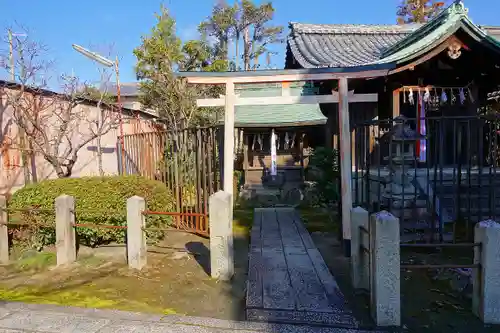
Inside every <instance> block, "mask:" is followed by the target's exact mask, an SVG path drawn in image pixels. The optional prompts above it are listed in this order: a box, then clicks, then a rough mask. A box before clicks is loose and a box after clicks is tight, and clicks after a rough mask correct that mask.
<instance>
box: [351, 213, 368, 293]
mask: <svg viewBox="0 0 500 333" xmlns="http://www.w3.org/2000/svg"><path fill="white" fill-rule="evenodd" d="M368 223H369V216H368V212H367V211H366V210H365V209H363V208H361V207H356V208H353V209H352V210H351V228H352V234H351V237H352V238H351V279H352V285H353V287H354V288H355V289H365V290H369V289H370V257H369V254H368V253H366V252H365V251H363V250H362V249H361V246H363V247H365V248H367V249H368V248H370V239H369V235H368V234H367V233H366V232H364V231H363V230H361V228H360V227H363V228H364V229H365V230H368Z"/></svg>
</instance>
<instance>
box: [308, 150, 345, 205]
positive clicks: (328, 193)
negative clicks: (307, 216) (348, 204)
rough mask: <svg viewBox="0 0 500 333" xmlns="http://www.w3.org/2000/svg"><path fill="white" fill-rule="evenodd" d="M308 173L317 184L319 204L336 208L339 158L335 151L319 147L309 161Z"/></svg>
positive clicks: (316, 190)
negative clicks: (312, 173)
mask: <svg viewBox="0 0 500 333" xmlns="http://www.w3.org/2000/svg"><path fill="white" fill-rule="evenodd" d="M308 169H309V170H308V173H311V171H313V170H314V171H313V172H314V175H311V176H312V177H311V178H312V180H314V181H315V182H316V184H315V186H314V189H315V194H316V198H317V201H318V204H319V205H321V206H325V207H330V208H332V207H334V205H335V203H337V201H338V200H339V189H340V184H339V156H338V152H337V150H335V149H329V148H325V147H317V148H316V149H315V150H314V151H313V154H312V156H311V157H310V160H309V165H308Z"/></svg>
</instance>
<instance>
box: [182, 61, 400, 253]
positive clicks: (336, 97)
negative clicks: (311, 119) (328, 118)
mask: <svg viewBox="0 0 500 333" xmlns="http://www.w3.org/2000/svg"><path fill="white" fill-rule="evenodd" d="M393 68H394V65H393V64H384V65H377V66H371V65H370V66H362V67H356V68H315V69H291V70H262V71H252V72H180V73H178V76H179V77H184V78H186V79H187V82H188V83H192V84H224V85H225V88H226V93H225V96H221V97H220V98H213V99H198V100H197V105H198V106H205V107H212V106H224V111H225V112H224V137H225V138H234V110H235V106H237V105H277V104H280V105H286V104H321V103H338V104H339V141H340V173H341V175H340V178H341V198H342V237H343V239H344V251H345V253H346V254H347V255H348V256H350V241H351V226H350V220H351V218H350V216H351V208H352V190H351V186H352V184H351V172H352V165H351V134H350V125H349V103H350V102H376V101H377V94H354V93H350V92H349V91H348V80H349V79H363V78H365V79H368V78H375V77H381V76H386V75H388V73H389V71H390V70H391V69H393ZM329 80H338V92H337V91H332V94H331V95H314V96H273V97H243V98H242V97H238V96H236V95H235V89H234V86H235V84H242V83H246V84H248V83H271V82H281V83H283V82H297V81H329ZM227 156H234V140H224V157H225V158H224V175H223V179H224V180H223V189H224V191H225V192H227V193H230V194H231V195H233V171H234V161H233V159H232V158H227Z"/></svg>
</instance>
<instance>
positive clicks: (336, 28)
mask: <svg viewBox="0 0 500 333" xmlns="http://www.w3.org/2000/svg"><path fill="white" fill-rule="evenodd" d="M462 26H463V27H465V28H466V29H467V30H468V31H469V33H473V34H476V35H478V36H479V37H480V38H484V39H485V40H486V42H488V43H493V44H496V43H497V41H496V40H494V39H493V38H491V37H496V38H498V36H500V33H499V29H498V27H480V26H475V25H474V24H472V22H471V21H470V20H469V18H468V17H467V10H466V9H465V7H464V6H463V4H462V3H461V2H459V3H453V4H452V5H451V6H450V7H448V8H447V9H446V10H444V11H443V12H442V13H441V14H440V15H439V16H438V17H436V18H435V19H433V20H432V21H430V22H429V23H427V24H424V25H422V24H408V25H350V24H348V25H342V24H303V23H290V30H291V31H290V36H289V37H288V47H287V53H288V54H287V59H291V58H294V59H295V60H296V61H297V62H298V64H299V65H300V66H301V67H303V68H315V67H354V66H362V65H369V64H377V63H378V64H380V63H392V62H400V61H406V60H408V58H409V57H413V56H418V55H419V54H421V53H423V52H426V51H428V50H427V48H429V47H435V45H433V43H440V42H441V41H442V38H447V37H448V35H449V34H453V33H454V32H455V31H456V29H458V28H459V27H462ZM485 34H489V36H488V37H486V35H485ZM496 46H497V47H499V46H500V44H498V45H496ZM287 65H288V66H289V65H290V64H287Z"/></svg>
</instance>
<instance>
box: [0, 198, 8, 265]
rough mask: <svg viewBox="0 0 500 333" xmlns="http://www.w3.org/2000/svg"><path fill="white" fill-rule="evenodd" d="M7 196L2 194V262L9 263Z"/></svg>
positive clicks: (0, 236) (0, 255) (0, 248)
mask: <svg viewBox="0 0 500 333" xmlns="http://www.w3.org/2000/svg"><path fill="white" fill-rule="evenodd" d="M6 209H7V198H6V197H4V196H3V195H2V196H0V263H1V264H8V263H9V227H8V226H7V223H8V213H7V210H6Z"/></svg>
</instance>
